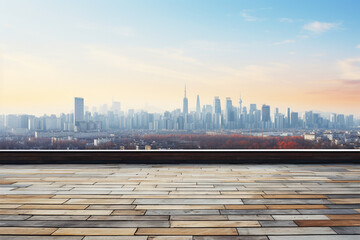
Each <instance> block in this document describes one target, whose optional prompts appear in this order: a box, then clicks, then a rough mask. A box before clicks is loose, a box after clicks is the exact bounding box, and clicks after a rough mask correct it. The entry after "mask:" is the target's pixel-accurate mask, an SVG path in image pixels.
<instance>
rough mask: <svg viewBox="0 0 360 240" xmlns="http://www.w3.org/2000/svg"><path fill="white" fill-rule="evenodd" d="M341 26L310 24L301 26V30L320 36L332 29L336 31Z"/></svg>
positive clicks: (324, 23)
mask: <svg viewBox="0 0 360 240" xmlns="http://www.w3.org/2000/svg"><path fill="white" fill-rule="evenodd" d="M340 25H341V23H335V22H318V21H315V22H311V23H308V24H306V25H304V26H303V28H304V29H305V30H307V31H310V32H312V33H315V34H320V33H324V32H327V31H329V30H332V29H336V28H338V27H339V26H340Z"/></svg>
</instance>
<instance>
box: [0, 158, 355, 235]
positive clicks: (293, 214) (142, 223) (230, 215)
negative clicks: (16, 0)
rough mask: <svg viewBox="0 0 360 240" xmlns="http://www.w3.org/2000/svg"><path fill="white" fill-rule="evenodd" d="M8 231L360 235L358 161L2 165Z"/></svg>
mask: <svg viewBox="0 0 360 240" xmlns="http://www.w3.org/2000/svg"><path fill="white" fill-rule="evenodd" d="M3 239H6V240H8V239H14V240H49V239H54V240H65V239H66V240H80V239H83V240H110V239H111V240H165V239H169V240H190V239H191V240H206V239H208V240H240V239H244V240H263V239H264V240H265V239H270V240H287V239H294V240H300V239H304V240H322V239H326V240H350V239H360V165H69V164H66V165H1V166H0V240H3Z"/></svg>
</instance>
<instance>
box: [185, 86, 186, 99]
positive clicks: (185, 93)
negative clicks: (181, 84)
mask: <svg viewBox="0 0 360 240" xmlns="http://www.w3.org/2000/svg"><path fill="white" fill-rule="evenodd" d="M185 97H186V84H185Z"/></svg>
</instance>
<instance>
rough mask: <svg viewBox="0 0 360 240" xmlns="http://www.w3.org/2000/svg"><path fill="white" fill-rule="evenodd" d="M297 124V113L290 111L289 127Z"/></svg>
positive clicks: (294, 126)
mask: <svg viewBox="0 0 360 240" xmlns="http://www.w3.org/2000/svg"><path fill="white" fill-rule="evenodd" d="M298 126H299V113H298V112H291V127H292V128H297V127H298Z"/></svg>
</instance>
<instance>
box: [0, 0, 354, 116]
mask: <svg viewBox="0 0 360 240" xmlns="http://www.w3.org/2000/svg"><path fill="white" fill-rule="evenodd" d="M19 6H22V7H21V8H19ZM359 7H360V2H354V1H350V0H347V1H341V2H340V1H334V0H319V1H316V2H314V1H310V0H304V1H302V2H301V3H294V2H289V1H228V2H226V3H223V2H220V1H196V2H194V1H180V2H178V1H151V2H148V1H77V2H76V3H73V2H70V1H51V2H49V1H45V0H37V1H35V3H34V2H29V1H24V0H14V1H6V0H0V36H1V38H0V112H1V113H25V112H26V113H30V114H43V113H56V114H59V113H61V112H69V111H71V108H69V107H68V106H71V105H73V103H72V98H73V96H82V97H84V98H85V99H87V103H88V105H89V106H93V105H97V103H98V102H110V100H111V98H114V99H116V100H118V101H120V102H121V103H122V105H123V106H124V107H125V108H135V109H140V108H142V109H146V106H145V105H146V104H147V106H148V109H147V110H148V111H149V110H150V109H158V110H157V111H159V112H160V111H164V110H166V109H174V108H178V107H180V108H181V107H182V101H181V100H180V101H179V99H182V97H183V94H182V92H181V91H179V89H181V88H183V86H184V84H186V85H187V86H189V91H188V92H187V98H188V99H189V110H193V109H194V108H195V105H196V96H197V94H199V95H200V96H201V101H202V102H212V101H213V97H214V96H219V97H220V98H221V99H225V98H226V97H231V98H232V99H233V101H237V99H238V98H239V96H240V93H241V94H242V96H243V99H246V102H247V103H256V104H258V105H260V104H269V105H271V106H278V107H279V108H280V109H283V110H284V109H286V108H287V107H288V106H290V107H291V108H294V109H297V110H298V111H299V112H304V111H306V110H309V109H314V110H316V111H319V110H321V111H324V112H339V113H344V114H350V113H354V114H355V115H358V113H359V112H360V106H359V104H358V102H359V101H360V94H358V93H359V92H360V84H359V83H360V66H359V63H360V18H359V17H358V13H357V9H359ZM190 86H191V87H190ZM44 100H45V101H44Z"/></svg>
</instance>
